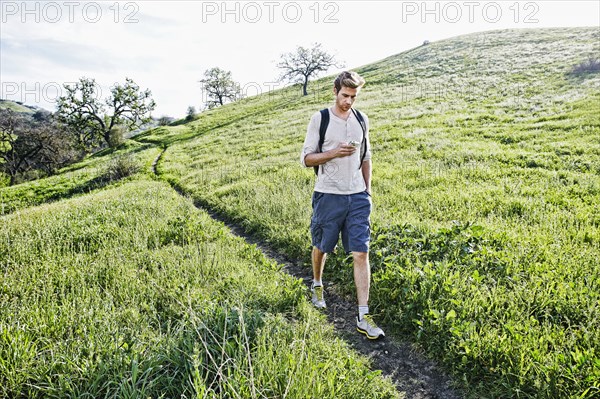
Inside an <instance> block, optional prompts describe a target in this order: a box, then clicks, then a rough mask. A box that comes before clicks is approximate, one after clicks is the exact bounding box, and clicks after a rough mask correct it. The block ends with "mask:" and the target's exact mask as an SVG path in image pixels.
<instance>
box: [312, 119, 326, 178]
mask: <svg viewBox="0 0 600 399" xmlns="http://www.w3.org/2000/svg"><path fill="white" fill-rule="evenodd" d="M327 126H329V109H328V108H325V109H322V110H321V126H320V127H319V147H317V149H318V150H319V152H322V151H323V143H324V142H325V132H326V131H327ZM314 169H315V175H317V176H318V175H319V165H317V166H315V167H314Z"/></svg>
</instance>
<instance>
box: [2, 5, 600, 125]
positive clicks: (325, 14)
mask: <svg viewBox="0 0 600 399" xmlns="http://www.w3.org/2000/svg"><path fill="white" fill-rule="evenodd" d="M577 26H594V27H598V28H599V29H600V1H598V0H589V1H567V0H564V1H560V0H552V1H517V0H508V1H498V0H497V1H471V0H467V1H364V0H363V1H357V0H354V1H271V0H267V1H155V0H142V1H114V0H111V1H72V0H68V1H22V0H20V1H7V0H0V98H3V99H8V100H13V101H20V102H23V103H25V104H28V105H37V106H39V107H42V108H45V109H47V110H50V111H55V110H56V99H57V98H58V96H59V95H61V94H64V87H63V85H64V84H74V83H75V82H76V81H78V80H79V79H80V78H81V77H88V78H93V79H95V81H96V83H97V84H98V97H99V98H106V97H108V96H109V94H110V87H111V86H113V85H114V84H115V83H124V82H125V78H131V79H133V80H134V81H135V82H136V84H138V85H139V86H140V88H141V89H150V90H151V92H152V97H153V98H154V100H155V102H156V104H157V106H156V109H155V111H154V112H153V113H152V115H153V116H155V117H160V116H172V117H177V118H179V117H182V116H184V115H185V113H186V110H187V108H188V106H194V107H195V108H196V109H197V110H200V109H201V108H202V106H203V103H204V102H205V101H206V94H205V93H204V92H203V90H202V85H201V83H200V82H199V80H200V79H202V78H203V73H204V71H205V70H207V69H209V68H212V67H219V68H222V69H224V70H226V71H231V73H232V77H233V79H234V80H235V81H237V82H239V83H240V85H241V87H242V91H243V93H244V94H246V95H253V94H258V93H265V92H268V91H269V90H275V89H277V88H281V87H284V85H285V83H283V82H278V80H277V78H278V76H279V73H280V71H279V70H278V69H277V63H278V61H279V60H280V59H281V56H282V54H285V53H289V52H292V51H294V50H295V49H296V48H297V47H298V46H305V47H308V46H312V45H314V44H315V43H320V44H321V45H322V47H323V49H325V50H326V51H328V52H329V53H332V54H334V55H335V56H336V58H337V59H338V60H339V61H342V62H343V63H344V66H345V67H344V68H341V69H340V68H332V69H330V70H329V71H327V73H326V75H333V74H335V73H337V72H341V71H342V70H343V69H354V68H357V67H360V66H362V65H365V64H369V63H372V62H376V61H379V60H381V59H383V58H386V57H389V56H391V55H394V54H398V53H400V52H403V51H405V50H408V49H411V48H414V47H416V46H419V45H421V44H422V43H423V41H425V40H429V41H430V42H434V41H438V40H442V39H446V38H450V37H454V36H459V35H463V34H468V33H472V32H483V31H489V30H495V29H507V28H524V29H530V28H542V27H577Z"/></svg>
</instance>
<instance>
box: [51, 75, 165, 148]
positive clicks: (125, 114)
mask: <svg viewBox="0 0 600 399" xmlns="http://www.w3.org/2000/svg"><path fill="white" fill-rule="evenodd" d="M64 87H65V89H66V91H67V93H66V95H64V96H61V97H59V99H58V111H57V114H58V117H59V120H60V121H61V122H63V123H65V124H66V125H67V126H69V128H70V129H71V130H72V131H74V132H75V134H76V135H77V139H78V142H79V143H80V145H81V146H82V148H83V149H84V150H85V151H88V152H89V151H92V150H93V149H94V148H96V147H98V146H100V145H101V143H102V141H104V142H106V143H107V144H109V145H110V143H111V142H113V143H114V142H115V141H114V137H112V136H111V131H112V132H113V133H112V134H114V131H115V130H114V128H116V127H117V126H119V125H121V126H123V127H125V128H126V129H128V130H133V129H135V128H136V127H139V126H141V125H142V124H144V123H148V122H150V120H151V116H150V113H151V112H152V111H153V110H154V108H155V107H156V103H155V102H154V100H153V99H152V97H151V95H152V93H151V92H150V90H147V89H146V90H145V91H141V90H140V88H139V86H138V85H137V84H135V82H134V81H133V80H132V79H129V78H126V79H125V84H124V85H121V84H118V83H117V84H115V85H114V86H113V87H112V88H111V91H110V92H111V95H110V96H109V97H108V98H107V99H106V100H105V101H104V102H102V101H101V100H100V99H99V98H98V93H97V91H96V89H97V85H96V82H95V80H94V79H88V78H85V77H83V78H81V79H80V80H79V82H77V83H76V84H75V85H74V86H70V85H65V86H64ZM106 108H108V110H109V111H108V113H107V111H106ZM117 141H118V140H117Z"/></svg>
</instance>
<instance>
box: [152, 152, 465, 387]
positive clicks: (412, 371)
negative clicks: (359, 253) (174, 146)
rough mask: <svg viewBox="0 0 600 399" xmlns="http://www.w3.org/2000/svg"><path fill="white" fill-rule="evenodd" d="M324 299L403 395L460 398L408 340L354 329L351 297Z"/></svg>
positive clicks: (307, 277) (337, 322)
mask: <svg viewBox="0 0 600 399" xmlns="http://www.w3.org/2000/svg"><path fill="white" fill-rule="evenodd" d="M165 150H166V149H165ZM165 150H163V151H162V152H161V154H160V155H159V156H158V157H157V158H156V160H155V161H154V163H153V164H152V169H153V172H154V173H155V174H157V176H158V173H157V170H156V165H157V164H158V162H159V161H160V159H161V157H162V156H163V154H164V151H165ZM174 189H175V190H176V191H177V192H178V193H179V194H181V195H185V193H182V192H181V190H179V189H178V188H176V187H174ZM307 201H308V199H307ZM195 205H196V207H197V208H199V209H202V210H203V211H205V212H207V213H208V214H209V215H210V216H211V217H212V218H213V219H215V220H217V221H220V222H222V223H224V224H225V225H226V226H227V227H228V228H229V229H230V230H231V232H232V233H233V234H235V235H237V236H239V237H242V238H243V239H244V240H246V242H248V243H249V244H255V245H256V246H257V247H258V248H259V249H260V250H261V251H262V252H263V253H264V254H265V255H266V256H268V257H269V258H271V259H273V260H275V261H277V262H278V263H279V264H282V265H283V266H284V270H285V271H286V272H287V273H289V274H290V275H292V276H294V277H297V278H299V279H302V280H303V281H304V282H305V284H307V285H310V282H311V279H312V271H311V270H310V268H308V267H306V266H302V264H301V262H300V261H298V260H291V259H288V258H287V257H286V256H285V255H283V254H281V253H278V252H276V251H274V250H273V249H272V248H271V247H269V245H268V244H266V243H265V242H264V241H262V240H260V239H258V238H256V237H255V236H252V235H249V234H247V232H245V231H244V230H243V228H242V227H241V226H239V225H237V224H234V223H231V222H230V220H228V219H227V218H226V217H225V216H223V215H221V214H218V213H216V212H214V211H213V210H212V209H207V208H206V207H204V206H202V205H200V204H198V203H196V204H195ZM326 300H327V309H326V310H325V311H324V313H325V314H326V315H327V318H328V319H329V321H330V322H331V323H332V324H333V326H334V328H335V331H336V333H337V334H339V336H340V337H342V338H343V339H344V340H345V341H346V342H348V343H349V344H350V345H351V346H352V348H354V350H356V351H357V352H359V353H361V354H363V355H365V356H367V357H368V358H370V359H371V361H372V365H373V369H376V370H381V371H382V374H383V375H384V376H388V377H390V378H391V380H392V381H393V382H394V383H395V384H396V387H397V389H398V391H399V392H401V393H404V394H405V398H406V399H459V398H462V395H461V394H460V393H459V392H458V391H456V390H454V389H453V388H452V387H451V380H450V379H449V378H448V377H447V376H446V375H444V373H443V372H442V371H441V369H440V368H439V367H438V366H437V365H436V364H435V362H434V361H432V360H429V359H427V358H426V357H425V356H424V355H423V354H422V353H420V352H419V351H417V350H416V349H415V348H414V347H412V346H411V345H410V344H408V343H406V342H401V341H398V340H396V339H393V338H390V337H389V335H388V337H386V338H385V339H384V340H382V341H369V340H368V339H366V338H365V337H364V336H363V335H362V334H359V333H358V332H356V325H355V323H354V318H355V316H356V305H355V303H354V301H350V300H346V299H345V298H342V297H341V296H339V295H337V294H336V293H335V287H333V286H331V285H330V286H326Z"/></svg>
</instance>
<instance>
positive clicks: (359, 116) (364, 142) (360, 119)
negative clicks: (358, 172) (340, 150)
mask: <svg viewBox="0 0 600 399" xmlns="http://www.w3.org/2000/svg"><path fill="white" fill-rule="evenodd" d="M350 109H351V110H352V113H354V116H355V117H356V119H357V120H358V123H360V127H361V128H362V131H363V138H362V143H361V146H360V148H361V149H362V154H361V156H360V164H359V165H358V169H360V168H362V164H363V162H364V160H365V156H366V155H367V126H366V123H365V118H363V116H362V114H361V113H360V111H359V110H355V109H354V108H350Z"/></svg>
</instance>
